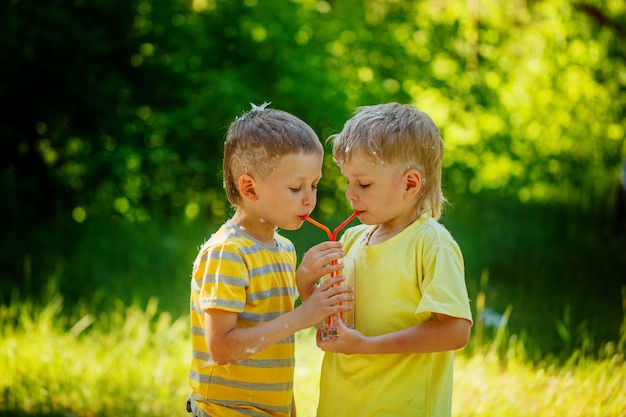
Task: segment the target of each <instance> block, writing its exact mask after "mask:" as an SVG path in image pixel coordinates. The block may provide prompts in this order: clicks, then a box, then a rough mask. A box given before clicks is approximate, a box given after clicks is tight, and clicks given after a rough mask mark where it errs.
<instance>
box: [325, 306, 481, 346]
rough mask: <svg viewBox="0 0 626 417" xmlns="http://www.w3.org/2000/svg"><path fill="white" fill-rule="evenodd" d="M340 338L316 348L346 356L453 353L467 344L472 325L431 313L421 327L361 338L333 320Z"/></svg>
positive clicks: (464, 321) (358, 334)
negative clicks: (429, 317)
mask: <svg viewBox="0 0 626 417" xmlns="http://www.w3.org/2000/svg"><path fill="white" fill-rule="evenodd" d="M335 324H336V325H337V327H338V329H339V333H340V337H339V339H337V340H334V341H322V340H320V339H319V338H318V341H317V345H318V346H319V347H320V348H321V349H323V350H325V351H328V352H339V353H346V354H355V353H362V354H370V353H433V352H442V351H446V350H456V349H460V348H462V347H464V346H465V345H467V342H468V341H469V336H470V330H471V323H470V322H469V321H468V320H465V319H461V318H457V317H451V316H447V315H445V314H434V315H433V318H432V319H431V320H429V321H427V322H425V323H423V324H420V325H417V326H413V327H409V328H407V329H403V330H399V331H397V332H393V333H387V334H383V335H379V336H370V337H367V336H364V335H363V334H361V333H359V332H358V331H356V330H352V329H348V328H347V327H346V326H345V325H344V324H343V323H342V322H341V320H336V321H335Z"/></svg>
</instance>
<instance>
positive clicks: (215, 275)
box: [193, 243, 249, 313]
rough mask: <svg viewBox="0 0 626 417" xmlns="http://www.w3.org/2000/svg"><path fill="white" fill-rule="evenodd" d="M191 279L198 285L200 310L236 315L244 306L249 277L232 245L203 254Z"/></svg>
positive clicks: (212, 247) (223, 244) (204, 251)
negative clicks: (215, 310) (213, 310)
mask: <svg viewBox="0 0 626 417" xmlns="http://www.w3.org/2000/svg"><path fill="white" fill-rule="evenodd" d="M193 277H194V279H195V280H196V282H199V283H200V296H199V303H200V307H201V308H202V310H204V311H206V310H209V309H213V308H215V309H220V310H225V311H232V312H236V313H240V312H242V311H243V310H244V307H245V304H246V288H247V287H248V285H249V274H248V269H247V267H246V264H245V262H244V260H243V258H242V256H241V253H240V252H239V250H238V249H237V247H236V246H235V245H231V244H228V243H222V244H218V245H214V246H210V247H207V248H205V249H204V250H203V252H202V253H201V254H200V257H199V258H198V262H196V265H195V267H194V271H193Z"/></svg>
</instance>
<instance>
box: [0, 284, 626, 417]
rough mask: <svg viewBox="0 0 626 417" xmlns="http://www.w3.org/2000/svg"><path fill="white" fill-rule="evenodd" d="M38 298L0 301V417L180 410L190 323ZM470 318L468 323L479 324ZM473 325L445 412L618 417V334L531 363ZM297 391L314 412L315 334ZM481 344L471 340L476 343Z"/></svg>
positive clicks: (501, 331) (625, 340)
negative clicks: (595, 351) (595, 346)
mask: <svg viewBox="0 0 626 417" xmlns="http://www.w3.org/2000/svg"><path fill="white" fill-rule="evenodd" d="M42 301H44V302H42V303H35V302H32V301H27V300H18V299H14V301H13V302H12V303H11V304H10V306H4V307H0V328H1V329H2V330H1V334H0V336H1V337H0V375H1V376H0V416H34V415H37V416H48V417H53V416H54V417H57V416H58V417H61V416H64V417H70V416H77V417H78V416H80V417H113V416H115V417H119V416H137V415H151V416H155V417H159V416H163V417H165V416H174V415H185V413H184V408H183V407H184V400H185V397H186V395H187V393H188V386H187V371H188V363H189V359H190V352H189V334H188V321H187V318H186V317H181V318H178V319H174V318H172V316H171V315H170V314H169V313H166V312H162V313H158V308H157V300H156V299H152V300H150V302H149V303H148V304H147V307H146V308H145V309H140V308H138V307H135V306H127V305H125V304H124V303H122V302H119V301H117V302H115V303H114V305H113V306H111V308H110V309H109V311H108V312H97V311H92V310H91V309H90V308H89V307H88V306H86V305H79V306H76V308H75V309H74V313H72V314H63V313H62V312H63V311H64V309H63V299H62V297H61V296H60V295H59V294H58V293H55V292H54V291H51V292H50V293H49V296H48V297H47V299H46V300H42ZM477 323H478V322H477ZM487 330H488V329H487V328H485V327H481V326H477V327H475V329H474V332H475V334H474V337H473V340H472V343H471V345H470V346H469V347H468V348H466V349H465V350H464V351H461V352H459V354H458V355H457V359H456V363H455V391H454V403H453V410H454V415H455V416H458V417H464V416H468V417H469V416H473V417H478V416H499V417H507V416H515V417H523V416H536V415H541V416H542V417H562V416H565V415H566V416H569V417H576V416H585V417H587V416H597V417H623V416H624V415H626V402H624V398H626V364H625V362H624V348H625V347H626V336H625V334H624V333H625V329H624V326H622V329H621V337H620V339H619V340H618V341H617V342H613V343H607V344H606V345H604V346H603V348H602V349H601V353H600V355H598V357H596V358H592V357H590V356H588V355H584V354H582V351H581V350H576V351H575V353H574V354H573V355H572V356H571V357H570V358H569V359H568V360H567V361H565V363H561V362H560V361H556V360H553V359H549V358H548V359H544V360H543V361H542V362H540V363H536V362H535V361H532V360H529V357H528V353H527V352H526V350H525V348H524V344H523V343H522V342H521V341H520V340H519V339H518V338H517V336H515V335H512V336H509V335H508V331H507V328H506V317H505V320H504V322H503V326H501V327H499V328H498V329H497V330H496V331H495V333H494V334H490V335H486V334H477V332H481V333H483V332H484V333H487ZM296 341H297V342H296V343H297V365H296V381H295V395H296V400H297V404H298V412H299V416H301V417H308V416H315V408H316V403H317V398H318V395H319V390H318V386H317V381H318V378H319V370H320V362H321V358H322V352H320V351H319V350H318V349H317V347H316V346H315V341H314V333H313V332H312V331H311V330H309V331H303V332H300V333H299V334H298V335H297V338H296ZM479 343H480V344H479Z"/></svg>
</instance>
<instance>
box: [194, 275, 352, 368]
mask: <svg viewBox="0 0 626 417" xmlns="http://www.w3.org/2000/svg"><path fill="white" fill-rule="evenodd" d="M342 280H343V277H334V278H332V279H329V280H328V281H326V282H324V283H323V284H322V285H321V286H320V287H319V288H317V289H316V290H315V291H314V292H313V294H311V296H310V297H309V299H308V300H307V301H305V302H303V303H302V304H301V305H300V306H298V307H297V308H296V309H294V310H292V311H290V312H288V313H285V314H282V315H280V316H278V317H276V318H275V319H273V320H271V321H268V322H265V323H263V324H259V325H258V326H252V327H246V328H240V327H237V313H234V312H230V311H224V310H218V309H209V310H207V311H206V312H205V315H204V318H205V323H204V327H205V336H206V344H207V348H208V351H209V354H210V355H211V358H212V359H213V361H214V362H215V363H217V364H218V365H223V364H226V363H231V362H236V361H238V360H240V359H243V358H246V357H248V356H250V355H253V354H255V353H257V352H260V351H262V350H264V349H266V348H268V347H269V346H271V345H273V344H275V343H277V342H279V341H281V340H283V339H285V338H286V337H288V336H291V335H292V334H294V333H295V332H297V331H298V330H302V329H305V328H308V327H311V326H314V325H315V324H317V323H319V322H321V321H322V320H323V319H324V318H325V317H327V316H329V315H331V314H338V313H339V312H341V311H345V310H347V309H348V307H347V306H346V305H345V304H342V303H340V301H346V300H349V299H351V298H352V294H351V288H350V287H347V286H344V285H337V286H334V287H333V284H336V283H340V282H341V281H342ZM341 304H342V305H341Z"/></svg>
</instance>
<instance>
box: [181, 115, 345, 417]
mask: <svg viewBox="0 0 626 417" xmlns="http://www.w3.org/2000/svg"><path fill="white" fill-rule="evenodd" d="M322 159H323V149H322V145H321V143H320V142H319V139H318V138H317V136H316V135H315V133H314V132H313V130H312V129H311V128H310V127H309V126H308V125H307V124H306V123H304V122H303V121H301V120H300V119H298V118H297V117H295V116H293V115H291V114H289V113H287V112H284V111H280V110H275V109H268V108H266V105H263V106H253V108H252V110H251V111H250V112H248V113H246V114H244V115H242V116H241V117H238V118H237V119H236V120H235V121H234V122H233V123H232V124H231V126H230V128H229V130H228V133H227V137H226V142H225V144H224V187H225V189H226V194H227V197H228V199H229V201H230V202H231V203H232V204H233V206H234V207H235V213H234V215H233V216H232V217H231V218H230V219H229V220H228V221H227V222H226V223H225V224H224V225H223V226H222V227H220V229H219V230H218V231H217V232H216V233H215V234H213V235H212V236H211V238H210V239H209V240H208V241H207V242H206V243H204V244H203V245H202V247H201V249H200V252H199V254H198V256H197V258H196V260H195V262H194V266H193V273H192V279H191V297H190V298H191V302H190V318H191V339H192V340H191V342H192V349H193V354H192V361H191V369H190V372H189V382H190V385H191V388H192V394H191V395H190V396H189V398H188V400H187V410H188V411H189V412H191V413H192V414H193V416H196V417H207V416H220V417H228V416H241V415H255V416H256V415H268V416H290V415H295V406H294V400H293V377H294V362H295V359H294V333H295V332H296V331H298V330H301V329H304V328H308V327H311V326H313V325H315V324H317V323H319V322H320V321H321V320H323V318H324V317H326V316H328V315H329V314H336V313H339V312H341V311H344V310H346V307H345V306H340V305H338V303H337V301H338V300H349V299H351V294H350V292H349V291H350V290H351V289H350V288H349V287H346V286H342V285H337V286H334V287H333V284H337V283H341V280H342V277H336V278H335V279H333V280H331V281H329V282H328V283H325V284H324V285H322V286H321V287H319V289H318V290H316V291H315V293H314V294H313V295H312V296H311V297H310V298H308V300H307V301H305V302H303V303H302V304H301V305H300V306H298V307H297V308H294V303H295V301H296V298H297V296H298V291H297V285H296V253H295V249H294V246H293V244H292V243H291V242H290V241H289V240H288V239H286V238H285V237H283V236H281V235H279V234H278V233H277V231H276V229H277V228H279V227H280V228H282V229H286V230H295V229H298V228H299V227H300V226H302V223H303V222H304V219H305V218H306V216H307V215H309V214H310V213H311V211H313V208H314V207H315V203H316V198H317V197H316V192H317V189H316V187H317V183H318V182H319V180H320V177H321V168H322ZM318 246H319V247H321V248H323V249H324V251H325V253H326V254H328V256H330V257H334V256H336V254H337V253H340V252H341V249H340V245H339V244H338V243H333V244H328V243H324V244H321V245H318ZM312 249H313V250H309V252H307V255H305V256H304V258H303V260H302V262H301V268H303V269H304V270H305V272H304V274H298V275H302V276H306V277H307V279H309V278H311V277H315V276H316V277H317V278H319V277H321V276H323V275H324V274H327V273H330V272H332V271H334V270H336V269H337V268H338V267H337V266H334V265H330V264H329V261H328V260H324V256H325V255H324V254H319V253H318V252H316V248H312ZM320 259H322V260H323V262H320ZM317 278H312V279H317ZM345 291H348V292H345ZM331 297H333V298H332V300H331ZM344 304H345V303H344Z"/></svg>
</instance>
